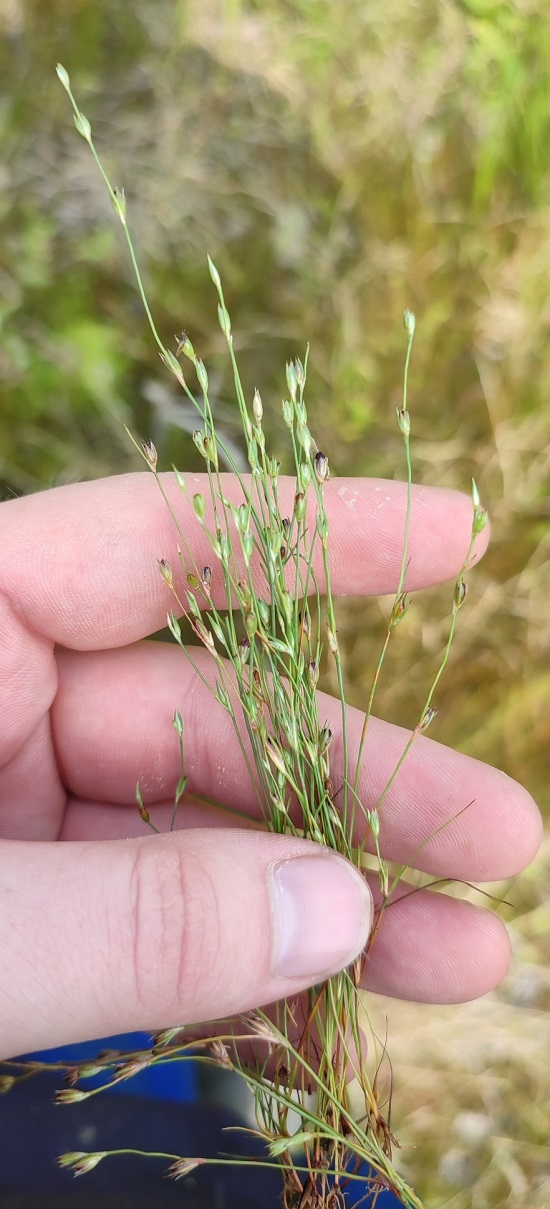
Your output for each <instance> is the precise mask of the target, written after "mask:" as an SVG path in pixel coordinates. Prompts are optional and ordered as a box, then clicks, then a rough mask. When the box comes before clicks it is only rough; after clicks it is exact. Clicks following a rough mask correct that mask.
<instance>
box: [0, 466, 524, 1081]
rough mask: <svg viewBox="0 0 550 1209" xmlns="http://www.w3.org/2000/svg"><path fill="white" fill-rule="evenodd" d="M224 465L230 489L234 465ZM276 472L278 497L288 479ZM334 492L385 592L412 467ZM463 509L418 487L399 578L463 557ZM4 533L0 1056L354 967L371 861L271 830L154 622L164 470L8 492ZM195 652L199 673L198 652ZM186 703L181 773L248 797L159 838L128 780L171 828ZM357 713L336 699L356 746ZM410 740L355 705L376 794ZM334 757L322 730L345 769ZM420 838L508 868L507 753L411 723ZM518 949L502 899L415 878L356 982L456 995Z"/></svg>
mask: <svg viewBox="0 0 550 1209" xmlns="http://www.w3.org/2000/svg"><path fill="white" fill-rule="evenodd" d="M165 481H166V486H167V490H168V491H169V493H171V494H173V502H174V507H175V508H176V509H177V510H178V512H179V515H180V516H182V518H183V519H182V523H183V525H184V527H185V530H186V534H187V535H188V538H189V541H190V543H191V544H192V546H193V548H194V550H195V551H196V555H197V562H198V563H199V565H201V564H202V563H205V562H207V561H208V556H209V554H210V550H209V547H206V546H205V539H204V537H203V535H202V532H201V530H200V527H199V525H198V523H197V522H196V520H195V518H194V516H193V515H192V513H191V510H190V509H189V508H187V505H186V504H185V502H184V501H183V499H182V497H181V493H180V492H179V491H178V490H177V488H176V486H175V484H174V483H173V480H172V476H166V479H165ZM226 485H227V491H228V492H229V493H230V492H231V491H232V490H233V491H234V492H235V493H237V492H238V488H237V486H236V484H235V483H234V482H233V481H232V480H231V478H230V476H228V477H227V480H226ZM199 486H200V484H199ZM197 489H198V488H197ZM282 491H283V493H284V492H285V491H286V492H288V495H289V499H291V498H292V492H293V487H292V484H291V483H290V482H287V483H286V486H285V484H284V482H283V483H282ZM325 498H326V504H327V510H328V513H329V518H330V523H331V558H332V566H333V587H334V590H335V591H336V592H338V593H340V594H346V593H353V594H358V593H365V594H374V593H387V592H391V591H392V590H394V589H395V587H396V584H397V580H398V574H399V565H400V559H401V547H402V534H403V519H404V509H405V488H404V487H403V485H401V484H398V483H393V482H392V483H386V482H376V481H365V480H360V479H356V480H346V479H339V480H333V481H332V482H330V483H329V484H328V485H327V487H326V495H325ZM470 528H471V502H470V501H469V500H468V499H467V498H466V497H464V496H461V495H458V494H456V493H454V492H449V491H442V490H433V489H424V488H415V489H414V496H413V515H412V526H411V538H410V565H409V571H408V576H407V586H408V588H409V589H410V590H414V589H417V588H421V587H424V586H426V585H428V584H433V583H436V582H440V581H442V580H446V579H449V578H451V577H453V576H455V575H456V574H457V573H458V571H459V569H460V566H461V563H462V560H463V558H464V555H465V551H466V549H467V546H468V541H469V535H470ZM0 533H1V549H2V570H1V573H0V574H1V583H0V607H1V610H2V614H3V616H2V623H1V629H0V633H1V641H0V693H1V698H2V709H1V718H2V726H1V736H0V768H1V771H0V836H1V837H2V840H1V841H0V847H1V852H0V871H1V872H0V935H1V936H2V987H1V989H0V1045H1V1056H4V1057H8V1056H10V1055H13V1054H16V1053H21V1052H23V1051H29V1050H31V1049H35V1048H38V1047H43V1046H54V1045H58V1044H61V1043H65V1042H71V1041H77V1040H82V1039H84V1038H90V1037H100V1036H104V1035H106V1034H110V1033H113V1032H123V1031H128V1030H132V1029H136V1028H139V1029H141V1028H144V1029H150V1030H158V1029H160V1028H163V1027H167V1026H170V1025H174V1024H181V1023H184V1022H186V1023H187V1022H190V1023H192V1022H197V1021H201V1020H207V1019H213V1018H216V1017H221V1016H228V1015H231V1014H233V1013H237V1012H239V1011H242V1010H244V1009H248V1008H250V1007H253V1006H260V1005H262V1004H266V1003H268V1002H270V1001H273V1000H276V999H278V998H280V997H282V996H289V995H290V996H294V995H295V994H296V993H297V991H299V990H301V989H303V988H304V987H306V986H308V985H311V984H312V983H314V982H316V981H319V979H320V977H321V976H322V975H324V974H327V973H329V972H333V971H335V970H336V969H338V968H342V967H343V966H344V965H346V964H348V963H349V962H350V961H351V960H352V959H353V958H354V957H355V956H356V955H357V953H359V952H360V951H361V949H362V948H363V947H364V945H365V942H366V940H367V936H368V932H369V928H370V926H371V899H370V895H369V892H368V890H367V888H366V883H365V882H364V880H363V879H362V878H361V877H360V875H359V874H358V873H357V872H356V870H354V869H353V868H352V866H351V865H348V864H347V862H345V861H344V860H343V859H342V858H340V857H337V856H334V855H331V854H329V853H327V852H325V850H323V849H320V848H317V847H316V846H315V845H313V844H311V843H308V842H306V841H302V840H299V839H295V838H286V837H284V836H277V835H272V834H268V833H267V832H265V831H264V830H262V828H261V824H260V820H259V817H258V807H257V803H256V801H255V797H254V795H253V793H252V791H251V787H250V783H249V779H248V773H247V771H246V768H245V765H244V761H243V759H242V756H241V755H240V752H239V748H238V745H237V743H236V741H235V737H234V734H233V731H232V728H231V723H230V721H229V719H228V718H227V715H226V714H225V713H224V712H223V711H222V710H221V709H220V708H218V707H217V705H216V703H215V702H213V700H212V698H211V696H210V695H209V693H208V691H207V689H206V688H205V687H204V685H203V684H202V683H201V681H200V679H199V678H198V677H197V676H196V674H195V673H194V672H193V671H192V670H191V669H190V667H189V666H188V664H187V662H186V660H185V659H184V657H183V656H182V653H181V651H179V649H178V648H177V647H175V646H169V645H167V644H165V643H153V642H144V641H142V640H143V639H144V638H145V637H146V635H148V634H150V633H152V632H154V631H155V630H159V629H160V628H162V627H163V626H164V624H165V619H166V613H167V610H168V609H169V608H171V598H170V596H169V595H168V591H167V588H166V585H165V584H164V583H163V581H162V578H161V576H160V575H159V572H158V567H157V559H158V558H160V557H163V556H166V557H167V558H169V559H170V558H171V557H172V561H173V562H174V563H175V559H174V557H173V552H174V547H175V544H176V543H175V535H174V531H173V527H172V522H171V520H170V518H169V516H168V513H167V511H166V508H165V505H164V503H163V501H162V499H161V497H160V494H159V493H158V488H157V487H156V484H155V482H154V480H153V478H152V477H150V476H148V475H147V474H133V475H124V476H121V477H119V478H113V479H109V480H106V481H102V482H101V481H100V482H92V483H83V484H77V485H74V486H70V487H61V488H58V489H55V490H53V491H49V492H45V493H42V494H40V495H34V496H31V497H28V498H24V499H19V500H13V501H9V502H7V503H4V504H2V505H1V507H0ZM485 541H486V537H485V535H482V536H481V537H480V538H479V539H478V542H477V546H476V555H478V556H479V555H480V554H481V553H482V552H483V548H484V543H485ZM220 603H221V602H220ZM198 658H199V660H200V662H201V666H202V667H203V668H204V672H205V675H207V676H208V675H212V666H211V661H209V657H208V654H207V652H205V651H203V650H200V651H199V652H198ZM176 707H178V708H179V710H180V712H181V713H182V715H183V718H184V725H185V739H186V762H187V769H186V771H187V772H188V773H189V776H190V786H189V787H190V791H191V793H192V792H193V791H194V792H195V793H200V794H202V795H205V796H208V797H210V798H214V799H215V800H221V801H223V802H224V803H225V804H226V805H227V806H228V807H230V808H232V809H233V810H235V809H238V810H239V811H241V812H242V813H243V815H244V816H245V817H244V818H243V819H241V820H240V821H239V820H237V819H236V818H235V815H234V814H226V813H225V812H223V811H217V810H216V809H215V808H212V807H206V806H204V805H201V804H200V803H199V802H193V800H192V798H191V800H187V798H185V799H184V801H183V802H182V804H181V806H180V809H179V814H178V826H179V827H180V828H181V830H179V831H176V832H174V833H172V834H163V835H160V836H154V835H152V834H151V833H150V832H149V831H148V830H147V829H146V827H145V825H144V824H143V823H142V821H141V819H140V818H139V815H138V812H137V809H136V806H135V805H134V793H135V785H136V781H138V780H139V782H140V786H141V789H142V793H143V797H144V801H145V802H146V804H147V805H148V806H149V807H150V809H151V813H152V817H153V818H154V821H155V822H156V824H157V825H158V826H159V827H160V828H161V829H162V828H163V827H167V826H168V820H169V817H170V813H171V809H172V806H171V803H172V800H173V793H174V787H175V784H176V782H177V779H178V776H179V771H180V770H179V753H178V746H177V741H176V737H175V735H174V731H173V728H172V725H171V719H172V716H173V712H174V709H175V708H176ZM338 709H339V706H338V705H337V703H334V702H332V700H331V699H330V698H324V700H323V702H322V705H321V707H320V714H321V716H322V718H323V719H324V718H325V717H327V718H329V719H330V718H331V717H334V719H335V724H336V725H337V718H338ZM361 725H362V717H361V715H360V713H359V712H358V711H354V710H350V735H351V747H352V754H353V748H354V745H355V750H356V749H357V744H358V740H359V734H360V730H361ZM405 742H406V732H404V731H403V730H401V729H400V728H398V727H395V726H391V725H388V724H385V723H382V722H379V721H377V720H376V719H374V718H373V719H372V720H371V722H370V723H369V729H368V733H367V743H366V751H365V758H364V764H363V773H362V777H361V785H360V793H361V797H362V800H363V802H364V803H365V804H366V805H367V806H370V807H372V806H374V804H375V803H376V801H377V798H378V796H379V794H380V792H381V790H382V789H383V787H384V785H385V783H386V780H387V779H388V777H389V775H390V774H391V772H392V771H393V768H394V766H395V763H396V760H397V758H398V756H399V755H400V753H401V751H402V750H403V747H404V744H405ZM336 761H337V752H336V750H335V754H334V759H333V762H334V764H335V767H334V774H333V775H334V780H335V783H337V778H338V768H337V764H336ZM470 802H472V803H473V805H472V806H471V808H470V809H468V810H466V811H464V812H463V813H462V814H460V813H459V812H460V811H461V810H462V808H463V807H464V806H466V805H467V804H468V803H470ZM456 816H458V817H456ZM449 820H452V821H451V822H449V823H448V826H446V827H445V826H443V824H444V823H445V822H446V821H447V822H448V821H449ZM442 826H443V829H441V828H442ZM430 835H433V838H432V839H431V840H430V842H429V843H428V844H427V845H426V846H425V847H423V848H421V849H420V851H419V852H418V853H417V857H416V859H415V863H416V864H417V866H418V867H419V868H421V869H423V870H426V871H427V872H429V873H431V874H433V875H435V876H436V877H437V876H443V877H447V876H448V877H454V878H462V879H465V880H468V881H487V880H498V879H501V878H508V877H510V876H511V875H513V874H515V873H517V872H518V871H519V870H520V869H521V868H522V867H523V866H524V865H526V864H527V863H528V861H529V860H530V859H531V858H532V856H533V855H534V853H535V851H536V849H537V847H538V844H539V840H540V835H541V824H540V819H539V815H538V812H537V810H536V807H535V805H534V803H533V802H532V800H531V798H530V797H529V795H528V794H527V793H526V792H525V791H524V790H523V789H521V788H520V787H519V786H518V785H516V784H515V783H514V782H513V781H511V780H509V779H508V778H507V777H506V776H504V774H503V773H501V772H498V771H497V770H495V769H492V768H489V767H487V766H486V765H484V764H481V763H478V762H477V761H475V760H472V759H469V758H468V757H466V756H464V755H459V754H457V753H455V752H453V751H451V750H449V749H447V748H444V747H442V746H440V745H439V744H437V743H435V742H433V741H431V740H430V739H428V738H426V737H425V736H420V737H418V739H416V740H415V742H414V744H413V747H412V749H411V751H410V753H409V755H408V756H407V758H406V760H405V763H404V765H403V768H402V770H401V772H400V774H399V776H398V778H397V779H396V782H395V784H394V786H393V788H392V790H391V792H390V794H389V795H388V797H387V798H386V800H385V803H384V808H383V818H382V827H381V835H380V839H381V846H382V850H383V853H384V854H385V856H386V857H387V858H389V859H392V860H397V861H402V862H407V861H408V860H409V858H410V856H411V853H413V851H414V850H415V849H416V848H417V847H418V845H419V844H421V843H422V841H424V840H425V839H426V838H427V837H428V836H430ZM358 838H360V837H358ZM59 840H61V841H64V842H62V843H58V842H56V841H59ZM374 884H375V882H374ZM508 960H509V944H508V939H507V934H506V931H505V928H504V926H503V924H502V923H501V921H500V920H499V919H498V918H497V917H496V916H495V915H494V914H491V913H490V912H488V911H485V910H481V909H479V908H477V907H474V906H472V905H471V904H469V903H466V902H460V901H457V900H455V899H453V898H449V897H446V896H445V895H442V894H435V893H431V892H430V891H422V892H420V893H418V894H415V895H413V896H411V897H408V898H406V899H404V900H403V902H402V903H398V904H397V905H395V906H393V907H392V908H391V909H390V910H388V911H386V912H385V914H384V916H383V920H382V923H381V926H380V929H379V932H378V934H377V936H376V940H375V943H374V944H373V947H372V951H371V954H370V957H369V961H368V963H367V967H366V985H368V986H369V987H370V988H372V989H373V990H375V991H380V992H384V993H387V994H390V995H394V996H398V997H401V998H411V999H416V1000H423V1001H435V1002H443V1003H444V1002H456V1001H460V1000H464V999H469V998H473V997H475V996H477V995H481V994H483V993H484V992H485V991H487V990H489V989H490V988H491V987H492V986H494V985H495V984H496V983H497V982H498V981H499V979H500V978H501V977H502V976H503V974H504V973H505V971H506V968H507V965H508Z"/></svg>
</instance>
